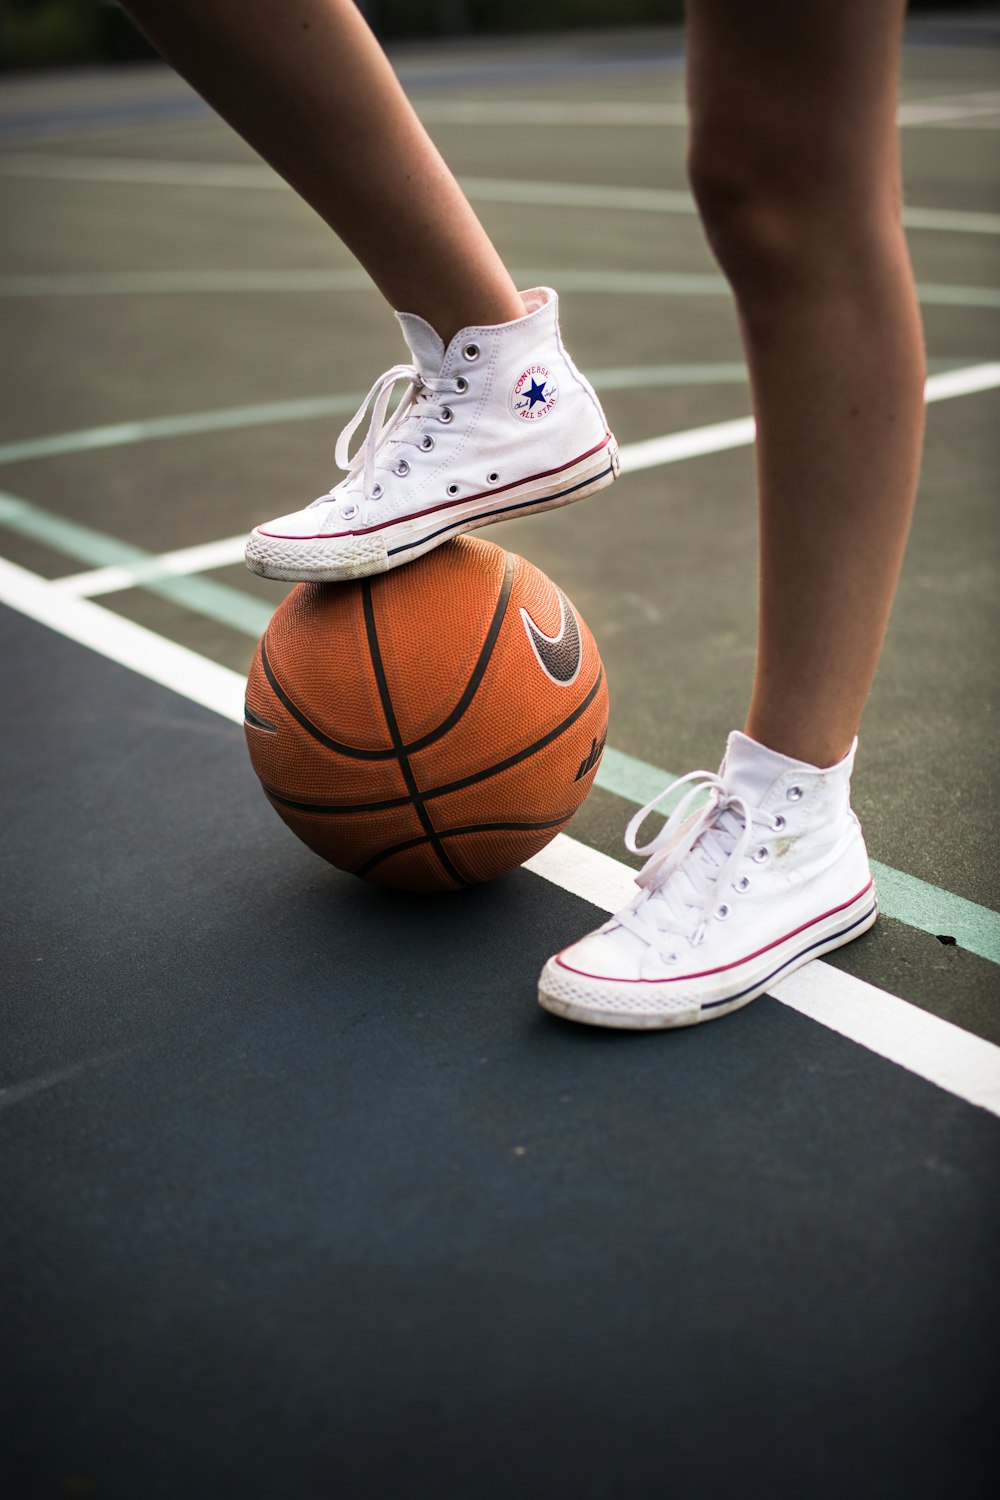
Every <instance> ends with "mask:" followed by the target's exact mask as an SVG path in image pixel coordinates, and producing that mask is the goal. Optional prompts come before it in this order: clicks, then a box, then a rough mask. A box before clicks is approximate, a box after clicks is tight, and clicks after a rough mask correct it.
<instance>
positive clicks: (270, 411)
mask: <svg viewBox="0 0 1000 1500" xmlns="http://www.w3.org/2000/svg"><path fill="white" fill-rule="evenodd" d="M590 378H591V379H592V381H593V382H594V384H595V385H596V386H597V387H598V388H599V389H600V390H605V391H625V390H639V389H643V388H645V387H647V386H686V385H744V384H745V383H746V380H747V372H746V367H745V366H744V365H742V364H738V363H731V362H726V363H719V364H692V365H628V366H623V367H621V368H615V369H610V370H591V371H590ZM362 394H363V393H362V392H358V393H357V394H356V395H351V394H349V395H346V396H309V397H306V398H304V399H302V400H298V401H267V402H263V403H261V404H258V405H254V406H232V407H223V408H222V409H221V410H219V411H202V412H188V413H182V414H179V415H178V416H176V417H153V418H151V419H150V420H148V421H140V422H115V423H113V424H112V425H110V426H105V427H84V428H81V429H80V430H79V431H77V432H56V433H51V434H50V435H49V436H47V437H37V438H23V439H22V440H21V441H19V442H15V443H3V444H0V464H19V463H27V462H28V461H29V460H31V459H36V458H57V457H59V455H60V454H64V453H90V452H94V451H96V450H97V449H100V448H119V447H123V446H125V445H128V444H130V443H145V442H150V441H152V440H154V439H156V438H168V437H183V436H186V435H188V434H190V433H199V432H225V431H228V430H231V429H233V428H238V427H263V426H266V425H267V424H268V423H275V422H309V421H312V420H313V419H314V418H316V417H328V416H337V415H340V416H349V415H350V414H351V413H352V412H354V411H355V410H356V409H357V406H358V403H359V401H360V400H361V398H362Z"/></svg>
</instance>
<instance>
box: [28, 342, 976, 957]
mask: <svg viewBox="0 0 1000 1500" xmlns="http://www.w3.org/2000/svg"><path fill="white" fill-rule="evenodd" d="M998 385H1000V362H998V363H996V364H986V365H972V366H967V367H964V368H961V369H958V370H949V371H944V372H942V373H941V374H938V375H934V376H931V377H930V379H929V380H928V381H927V386H926V392H925V394H926V399H927V401H928V402H935V401H941V400H947V399H951V398H954V397H958V396H964V395H969V394H972V393H975V392H979V391H984V390H988V389H991V388H993V387H996V386H998ZM351 404H352V405H353V402H351ZM753 437H754V429H753V419H752V418H749V417H746V418H740V419H738V420H737V421H735V422H722V423H712V424H710V425H709V426H707V427H701V428H694V429H691V430H690V431H687V432H680V433H670V434H667V435H666V436H665V437H662V438H652V439H649V440H648V441H646V442H643V443H636V444H629V445H626V446H625V447H624V448H623V449H622V467H623V470H624V471H626V472H628V471H632V470H636V469H641V468H649V467H652V466H653V465H659V464H667V463H675V462H678V461H680V460H682V459H685V458H690V457H693V456H696V455H698V454H705V453H712V452H719V451H721V450H722V449H724V448H735V447H739V446H745V445H747V444H749V443H752V441H753ZM0 525H5V526H7V527H8V529H10V530H13V531H15V532H17V533H18V534H20V535H22V536H28V537H31V538H33V539H34V540H36V541H40V542H42V543H43V544H45V545H46V546H49V547H51V548H53V549H54V550H57V551H62V552H64V553H66V554H67V555H68V556H71V557H76V558H78V559H79V560H80V561H82V562H90V563H98V564H101V565H102V566H99V567H98V568H96V569H91V570H90V571H88V572H85V573H78V574H73V575H70V576H68V577H65V578H62V579H58V580H55V581H54V582H52V583H51V584H49V587H50V588H51V589H52V590H53V591H54V593H55V594H56V595H59V594H61V595H63V596H64V597H66V598H73V597H76V598H80V597H82V596H84V595H93V594H101V593H111V592H114V591H116V590H120V589H126V588H133V587H144V588H146V589H148V590H150V592H153V593H157V594H159V595H161V596H163V597H165V598H168V599H170V600H172V601H173V602H174V603H176V604H179V605H181V606H182V607H183V608H186V609H190V610H192V611H194V612H195V613H199V614H202V615H205V616H207V617H208V618H211V619H214V620H217V621H218V622H220V623H221V624H224V625H226V626H228V627H229V628H231V629H234V630H238V631H243V632H244V633H245V634H247V635H249V636H251V637H252V638H254V639H256V638H257V637H258V636H259V635H260V634H261V633H262V632H263V631H264V629H265V628H266V626H267V623H268V620H269V619H270V616H271V613H272V606H271V604H270V603H268V602H267V601H265V600H261V599H256V598H254V597H253V595H251V594H249V593H247V592H246V591H245V590H243V589H237V588H234V587H232V586H230V585H228V584H223V583H218V582H216V581H214V580H212V579H202V578H198V577H195V576H191V575H192V574H194V573H195V572H197V571H198V570H200V569H209V568H218V567H225V566H228V565H231V564H234V563H237V562H240V561H242V558H243V549H244V546H245V537H244V536H243V535H242V534H240V535H239V536H235V537H225V538H223V539H221V540H219V541H212V542H206V543H202V544H200V545H198V546H193V547H186V548H181V549H178V550H176V551H173V552H167V553H162V554H160V555H159V556H157V555H154V554H151V553H148V552H144V551H142V549H140V548H138V547H134V546H132V545H130V544H128V543H125V542H121V541H119V540H118V539H117V538H114V537H110V536H107V535H106V534H105V533H103V532H99V531H96V530H94V529H93V528H91V527H86V526H81V525H80V524H79V523H76V522H72V521H69V520H67V519H65V518H63V517H61V516H57V515H55V514H53V513H51V512H47V511H45V510H43V509H42V508H41V507H39V506H36V505H33V504H32V503H31V502H29V501H27V500H22V499H20V498H19V497H17V496H15V495H11V494H8V493H5V492H2V491H0ZM671 780H673V777H672V775H671V774H670V773H669V772H667V771H664V770H661V769H660V768H658V767H656V766H651V765H647V764H646V763H644V762H641V761H638V760H635V759H634V758H633V757H630V756H627V755H625V754H624V753H623V752H620V751H616V750H614V749H612V748H611V747H608V749H607V750H606V751H605V755H604V759H603V761H602V764H601V768H600V770H599V772H598V776H597V781H598V784H599V785H601V786H603V787H604V788H605V789H606V790H608V791H611V792H613V793H615V794H616V795H619V796H622V797H623V798H625V800H628V801H632V802H635V803H636V805H640V806H641V805H642V804H644V803H645V802H648V801H650V800H651V799H652V797H654V796H655V795H656V794H657V793H658V792H659V791H661V790H662V789H663V787H664V786H666V785H667V784H668V783H669V782H670V781H671ZM873 867H874V868H876V875H877V877H878V878H879V881H880V895H881V897H882V904H883V910H884V911H885V913H886V915H887V916H892V917H895V918H896V919H898V920H899V921H902V922H905V923H907V924H908V925H909V926H912V927H917V928H919V929H920V930H922V931H926V932H931V933H934V934H938V933H948V934H949V935H950V936H953V937H955V939H956V941H957V942H958V943H959V944H960V945H961V946H962V947H964V948H968V949H969V950H970V951H971V952H973V953H976V954H978V955H979V956H980V957H983V958H987V959H989V960H991V961H992V962H994V963H998V962H1000V917H998V915H997V914H996V913H994V912H992V911H990V910H989V909H988V908H986V907H980V906H978V905H977V904H976V903H974V902H971V901H967V900H965V898H963V897H960V896H956V895H953V894H952V893H951V892H948V891H944V890H941V889H939V888H938V887H936V886H933V885H931V884H929V883H928V882H926V881H922V880H920V879H919V878H918V877H916V876H911V875H908V874H906V873H905V872H902V871H896V870H893V869H891V868H890V867H889V866H883V865H878V866H877V867H876V866H873Z"/></svg>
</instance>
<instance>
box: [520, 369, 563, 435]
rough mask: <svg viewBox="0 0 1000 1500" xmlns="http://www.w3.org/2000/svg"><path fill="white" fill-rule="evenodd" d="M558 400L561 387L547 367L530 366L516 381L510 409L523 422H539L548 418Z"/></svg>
mask: <svg viewBox="0 0 1000 1500" xmlns="http://www.w3.org/2000/svg"><path fill="white" fill-rule="evenodd" d="M558 399H559V387H558V386H557V385H556V382H555V380H554V379H553V377H552V375H551V373H550V372H549V370H548V369H547V368H546V367H545V365H529V366H528V368H527V369H526V370H522V371H521V374H520V375H519V376H518V377H517V379H516V380H515V381H514V385H513V388H512V390H511V393H510V409H511V411H512V412H513V413H514V416H515V417H517V418H518V419H519V420H520V421H522V422H537V421H539V420H540V419H541V418H542V417H547V416H548V414H549V412H550V411H551V410H552V408H553V407H554V406H555V404H556V402H557V400H558Z"/></svg>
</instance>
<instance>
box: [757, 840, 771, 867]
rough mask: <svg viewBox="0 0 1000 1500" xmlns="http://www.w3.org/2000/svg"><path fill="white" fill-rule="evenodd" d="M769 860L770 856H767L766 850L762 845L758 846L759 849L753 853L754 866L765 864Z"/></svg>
mask: <svg viewBox="0 0 1000 1500" xmlns="http://www.w3.org/2000/svg"><path fill="white" fill-rule="evenodd" d="M769 858H770V855H769V853H768V851H767V849H765V848H764V845H763V844H761V846H760V848H759V849H755V850H754V851H753V862H754V864H755V865H763V864H766V863H767V861H768V859H769Z"/></svg>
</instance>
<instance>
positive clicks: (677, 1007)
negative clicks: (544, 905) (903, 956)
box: [538, 733, 877, 1030]
mask: <svg viewBox="0 0 1000 1500" xmlns="http://www.w3.org/2000/svg"><path fill="white" fill-rule="evenodd" d="M855 748H856V742H855V746H853V747H852V749H851V751H850V753H849V754H848V755H847V756H845V758H844V759H843V760H842V761H840V762H839V763H838V764H837V765H835V766H832V767H831V768H830V769H829V770H825V771H823V770H818V769H817V768H816V767H815V766H809V765H806V764H805V763H804V762H802V761H797V760H792V759H790V758H789V757H788V756H785V755H779V754H777V753H776V752H775V751H773V750H768V749H766V748H765V747H764V746H762V745H758V744H757V743H756V742H755V741H754V740H751V739H749V738H748V737H747V736H746V735H743V734H739V733H734V734H732V735H730V737H729V745H728V749H727V752H726V758H725V760H724V761H723V763H722V769H721V771H720V773H719V775H718V776H715V775H713V774H712V773H711V772H709V771H693V772H692V773H691V775H690V776H684V777H682V778H681V780H680V781H679V782H675V783H674V786H673V787H668V789H667V792H672V791H674V790H675V789H681V788H683V787H685V785H687V791H686V792H685V794H684V796H683V797H682V799H681V801H680V802H679V804H678V806H677V807H676V808H675V810H674V812H673V813H672V814H671V816H670V818H669V819H668V821H667V823H666V824H665V825H664V827H663V828H662V829H661V831H660V832H659V833H658V834H657V836H656V837H655V838H654V839H652V840H651V841H650V842H649V843H648V844H644V845H640V844H638V843H637V842H636V838H637V835H638V833H639V829H640V827H641V825H642V823H643V822H644V820H645V818H646V817H647V816H648V814H649V813H650V812H651V811H652V810H653V809H654V808H655V807H656V806H657V803H659V802H660V801H661V800H662V797H663V796H666V795H667V792H665V793H663V794H662V796H661V797H658V798H656V799H655V801H653V802H651V803H649V805H648V806H647V807H644V808H643V809H642V810H641V811H640V812H639V813H637V814H636V816H635V817H634V818H633V819H632V821H631V823H630V824H629V826H628V831H627V833H626V838H625V841H626V845H627V847H628V848H629V849H630V850H631V851H632V853H634V854H647V855H649V856H650V857H649V859H648V860H647V862H646V864H645V866H644V868H643V869H642V870H641V871H640V873H639V874H638V876H637V877H636V884H637V885H638V886H639V892H638V894H637V895H636V896H635V897H634V898H633V900H632V901H631V903H630V904H629V905H628V906H627V907H626V908H625V909H624V910H623V911H620V912H618V913H617V915H616V916H614V917H612V918H611V920H610V921H609V922H606V923H605V924H604V926H603V927H601V928H599V929H598V931H597V932H592V933H590V934H589V935H588V936H587V937H584V938H582V939H581V940H580V941H579V942H577V943H573V944H572V945H571V946H570V947H569V948H566V949H564V950H563V952H562V953H559V954H557V955H556V957H555V958H551V959H549V961H548V963H547V964H546V965H545V968H544V970H543V971H542V976H541V980H540V983H539V993H538V998H539V1002H540V1003H541V1005H543V1006H544V1007H545V1009H546V1010H550V1011H553V1012H555V1013H556V1014H557V1015H561V1016H566V1017H568V1018H569V1019H571V1020H574V1021H583V1022H585V1023H587V1024H589V1025H592V1026H612V1027H622V1028H632V1029H637V1030H645V1029H654V1028H662V1027H671V1026H692V1025H695V1024H696V1023H697V1022H699V1021H710V1020H713V1019H714V1018H715V1017H717V1016H723V1015H727V1014H728V1013H729V1011H732V1010H736V1009H738V1008H739V1007H740V1006H741V1005H746V1004H747V1003H748V1002H749V1001H750V1000H753V999H754V998H755V997H756V996H757V995H761V994H763V993H764V991H765V990H766V989H767V988H768V986H769V985H771V984H773V983H775V982H776V981H777V980H778V979H781V978H783V977H784V976H785V975H787V974H790V973H791V972H792V971H793V970H794V969H797V968H799V967H800V966H801V965H802V964H804V963H807V962H808V961H809V959H811V958H817V957H819V955H820V954H822V953H828V952H829V951H830V950H831V949H833V948H837V947H840V946H841V944H843V943H847V942H850V941H851V939H852V938H854V937H857V936H858V935H859V934H860V933H862V932H864V931H865V930H866V929H867V928H869V927H870V926H871V925H872V923H873V922H874V921H875V917H876V915H877V904H876V899H875V887H874V884H873V881H872V875H871V871H870V869H869V867H868V856H867V853H866V851H865V845H864V840H863V838H862V836H861V828H860V826H859V824H858V820H857V818H856V817H855V815H854V813H853V812H852V811H851V806H850V777H851V768H852V766H853V762H854V752H855ZM706 792H707V794H708V796H707V801H705V803H704V805H703V806H701V807H698V808H696V809H695V810H694V811H692V805H693V804H694V803H695V802H696V801H697V800H698V798H699V797H700V796H703V795H704V794H705V793H706Z"/></svg>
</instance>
